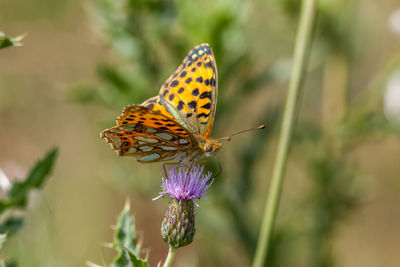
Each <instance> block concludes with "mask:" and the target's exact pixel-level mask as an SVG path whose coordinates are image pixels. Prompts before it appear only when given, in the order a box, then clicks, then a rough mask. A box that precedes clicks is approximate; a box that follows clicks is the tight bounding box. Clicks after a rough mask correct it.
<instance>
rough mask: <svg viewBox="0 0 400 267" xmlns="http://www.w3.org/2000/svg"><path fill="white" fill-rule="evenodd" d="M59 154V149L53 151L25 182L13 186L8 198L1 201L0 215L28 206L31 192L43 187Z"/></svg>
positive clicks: (37, 164) (38, 164) (33, 169)
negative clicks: (9, 210) (6, 211)
mask: <svg viewBox="0 0 400 267" xmlns="http://www.w3.org/2000/svg"><path fill="white" fill-rule="evenodd" d="M57 154H58V149H57V148H54V149H52V150H51V151H50V152H48V153H47V155H46V156H45V157H44V158H43V159H42V160H39V161H38V162H37V163H36V164H35V166H34V167H33V168H32V169H31V171H30V172H29V175H28V177H27V178H26V179H25V180H24V181H22V182H19V181H16V182H14V183H13V184H12V186H11V190H10V192H9V193H8V195H7V197H6V198H4V199H0V214H2V213H3V212H4V211H5V210H6V209H9V208H24V207H25V206H26V203H27V200H28V194H29V192H30V191H31V190H32V189H38V188H40V187H42V185H43V183H44V182H45V181H46V179H47V178H48V177H49V176H50V174H51V172H52V170H53V166H54V163H55V160H56V158H57Z"/></svg>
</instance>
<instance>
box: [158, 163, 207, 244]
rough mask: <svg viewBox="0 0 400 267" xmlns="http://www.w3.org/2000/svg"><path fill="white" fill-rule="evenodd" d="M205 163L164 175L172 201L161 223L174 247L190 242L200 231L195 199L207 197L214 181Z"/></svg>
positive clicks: (163, 231)
mask: <svg viewBox="0 0 400 267" xmlns="http://www.w3.org/2000/svg"><path fill="white" fill-rule="evenodd" d="M203 169H204V167H203V166H201V167H200V166H199V165H197V166H194V167H193V168H191V169H190V170H189V169H185V167H184V166H182V167H179V168H173V169H171V170H170V171H168V178H166V177H162V189H163V191H162V192H161V193H160V196H158V197H157V198H160V197H161V196H163V195H170V196H171V198H172V199H171V200H170V202H169V205H168V209H167V212H166V214H165V216H164V219H163V221H162V224H161V236H162V238H163V239H164V241H165V242H167V243H168V244H169V245H170V246H172V247H174V248H179V247H183V246H187V245H189V244H190V243H191V242H192V241H193V238H194V235H195V233H196V228H195V215H194V204H196V206H198V205H197V203H196V202H195V200H194V199H195V198H206V197H205V196H204V194H205V192H206V190H207V189H208V187H210V185H211V184H212V182H213V180H210V178H211V173H210V172H208V173H207V174H203Z"/></svg>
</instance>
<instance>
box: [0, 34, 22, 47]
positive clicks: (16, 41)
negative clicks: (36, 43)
mask: <svg viewBox="0 0 400 267" xmlns="http://www.w3.org/2000/svg"><path fill="white" fill-rule="evenodd" d="M24 37H25V35H19V36H17V37H8V36H6V35H5V34H4V33H3V32H0V49H3V48H6V47H9V46H22V43H21V41H22V39H24Z"/></svg>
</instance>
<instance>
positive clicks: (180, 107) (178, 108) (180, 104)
mask: <svg viewBox="0 0 400 267" xmlns="http://www.w3.org/2000/svg"><path fill="white" fill-rule="evenodd" d="M183 105H184V103H183V102H182V101H179V103H178V106H177V107H176V109H177V110H182V109H183Z"/></svg>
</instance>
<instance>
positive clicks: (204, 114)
mask: <svg viewBox="0 0 400 267" xmlns="http://www.w3.org/2000/svg"><path fill="white" fill-rule="evenodd" d="M208 116H210V114H206V113H204V112H203V113H200V114H199V115H197V118H200V117H204V118H207V117H208Z"/></svg>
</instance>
